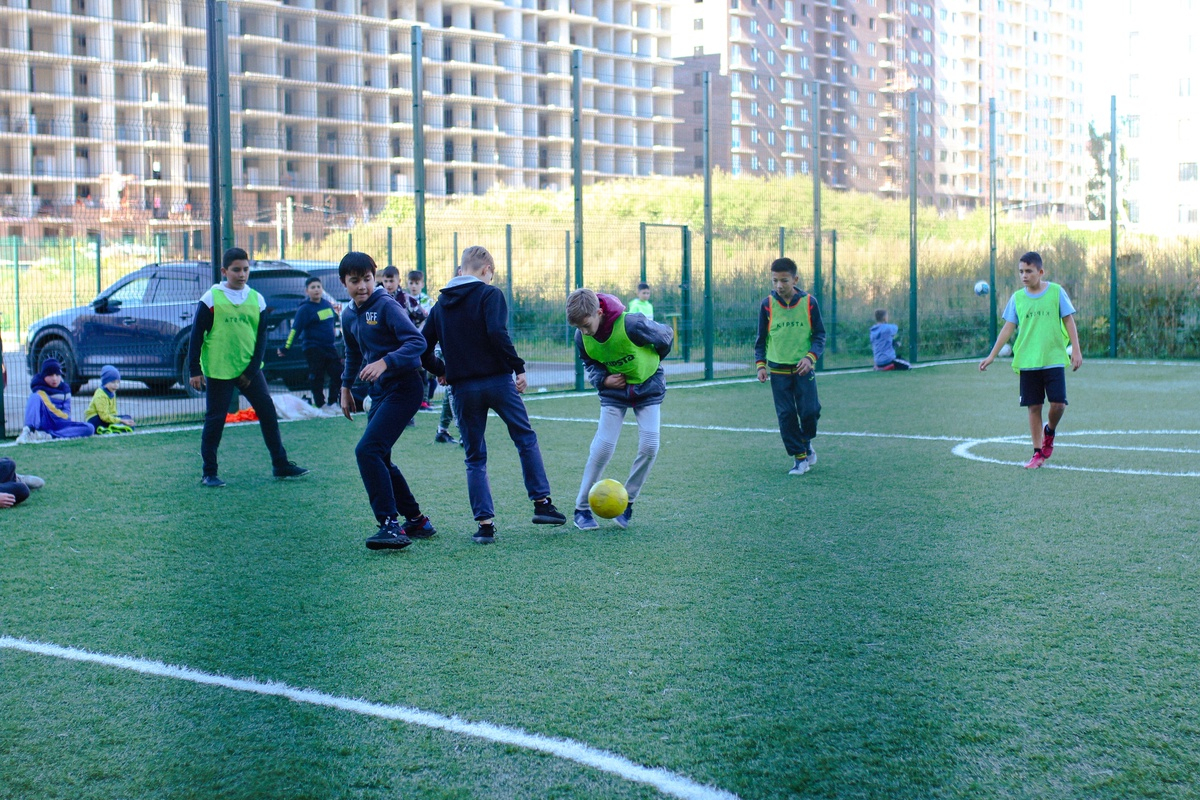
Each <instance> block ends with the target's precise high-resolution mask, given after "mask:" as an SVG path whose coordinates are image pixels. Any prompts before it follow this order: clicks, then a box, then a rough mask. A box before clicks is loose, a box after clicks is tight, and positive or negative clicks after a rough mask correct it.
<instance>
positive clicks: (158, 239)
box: [154, 233, 162, 264]
mask: <svg viewBox="0 0 1200 800" xmlns="http://www.w3.org/2000/svg"><path fill="white" fill-rule="evenodd" d="M154 263H155V264H161V263H162V234H161V233H156V234H154Z"/></svg>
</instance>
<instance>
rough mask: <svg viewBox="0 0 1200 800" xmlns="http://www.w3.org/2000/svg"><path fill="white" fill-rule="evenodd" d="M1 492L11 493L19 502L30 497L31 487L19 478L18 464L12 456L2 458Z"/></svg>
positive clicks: (0, 463)
mask: <svg viewBox="0 0 1200 800" xmlns="http://www.w3.org/2000/svg"><path fill="white" fill-rule="evenodd" d="M0 492H3V493H4V494H11V495H12V496H13V497H15V498H17V503H24V502H25V501H26V500H28V499H29V487H28V486H26V485H25V484H23V483H21V482H20V481H19V480H17V465H16V463H15V462H14V461H13V460H12V459H11V458H0ZM13 505H16V503H14V504H13Z"/></svg>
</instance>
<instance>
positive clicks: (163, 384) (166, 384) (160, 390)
mask: <svg viewBox="0 0 1200 800" xmlns="http://www.w3.org/2000/svg"><path fill="white" fill-rule="evenodd" d="M143 383H145V384H146V388H148V389H149V390H150V393H151V394H167V393H168V392H170V391H171V387H172V386H174V385H175V381H168V380H164V381H143Z"/></svg>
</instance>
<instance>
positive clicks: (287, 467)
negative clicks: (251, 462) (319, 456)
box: [272, 461, 308, 478]
mask: <svg viewBox="0 0 1200 800" xmlns="http://www.w3.org/2000/svg"><path fill="white" fill-rule="evenodd" d="M272 473H273V474H274V475H275V477H276V478H299V477H300V476H301V475H307V474H308V470H307V469H305V468H304V467H300V466H297V465H296V462H295V461H289V462H287V463H286V464H284V465H283V466H282V467H275V469H273V470H272Z"/></svg>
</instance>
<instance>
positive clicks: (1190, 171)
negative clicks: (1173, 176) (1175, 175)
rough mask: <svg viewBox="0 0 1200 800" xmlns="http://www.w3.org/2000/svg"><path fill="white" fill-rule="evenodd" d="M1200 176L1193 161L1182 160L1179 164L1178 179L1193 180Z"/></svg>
mask: <svg viewBox="0 0 1200 800" xmlns="http://www.w3.org/2000/svg"><path fill="white" fill-rule="evenodd" d="M1198 177H1200V172H1198V171H1197V169H1196V162H1195V161H1184V162H1182V163H1181V164H1180V165H1179V180H1181V181H1194V180H1196V179H1197V178H1198Z"/></svg>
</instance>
